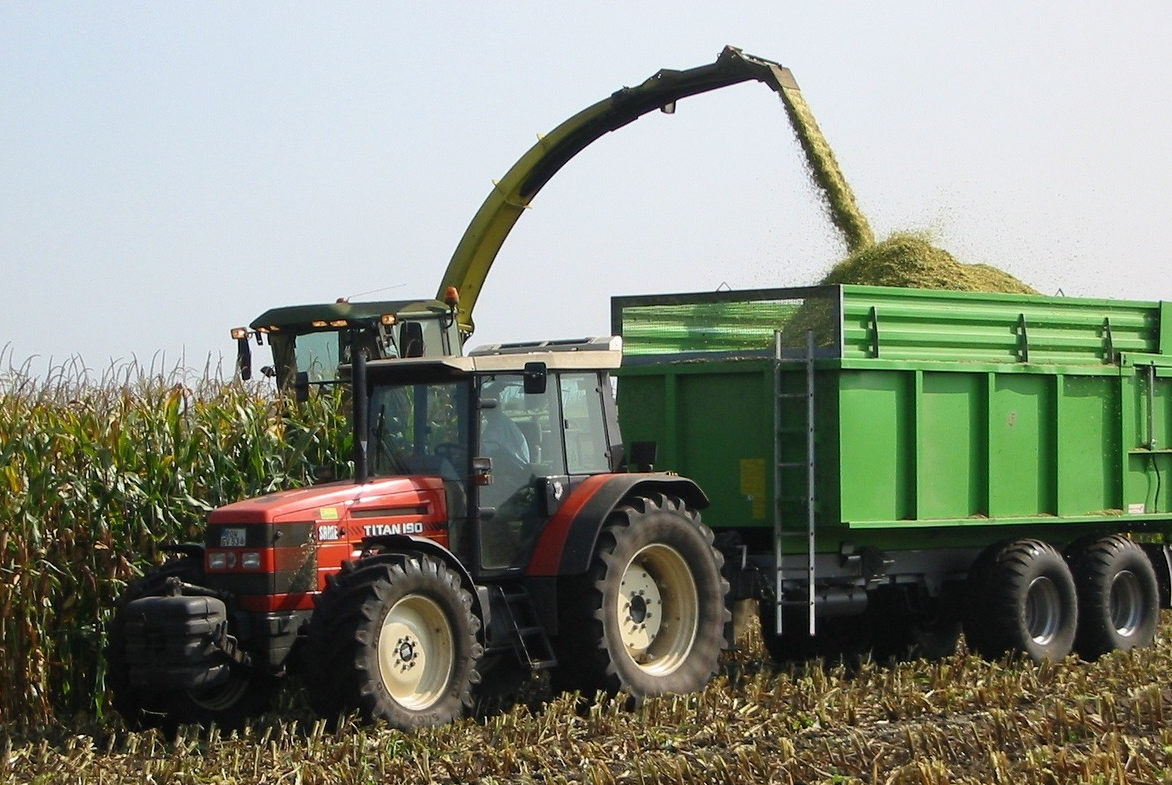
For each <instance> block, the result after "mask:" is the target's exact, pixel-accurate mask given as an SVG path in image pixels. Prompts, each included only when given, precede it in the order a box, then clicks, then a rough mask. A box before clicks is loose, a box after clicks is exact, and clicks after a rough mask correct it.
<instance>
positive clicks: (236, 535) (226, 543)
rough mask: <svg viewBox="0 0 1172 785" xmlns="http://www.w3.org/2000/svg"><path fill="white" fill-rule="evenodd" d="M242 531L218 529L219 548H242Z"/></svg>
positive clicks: (244, 542) (244, 540)
mask: <svg viewBox="0 0 1172 785" xmlns="http://www.w3.org/2000/svg"><path fill="white" fill-rule="evenodd" d="M244 535H245V530H244V529H220V547H221V548H243V547H244V546H245V545H246V544H247V543H246V539H247V538H246V537H245V536H244Z"/></svg>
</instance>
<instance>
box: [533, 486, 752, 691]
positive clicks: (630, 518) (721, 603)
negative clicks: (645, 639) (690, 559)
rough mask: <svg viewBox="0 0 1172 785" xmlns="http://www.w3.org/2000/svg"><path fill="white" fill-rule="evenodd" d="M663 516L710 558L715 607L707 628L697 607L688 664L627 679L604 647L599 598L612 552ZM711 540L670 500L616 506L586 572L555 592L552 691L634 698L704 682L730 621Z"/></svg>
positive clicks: (612, 564)
mask: <svg viewBox="0 0 1172 785" xmlns="http://www.w3.org/2000/svg"><path fill="white" fill-rule="evenodd" d="M663 513H667V514H670V515H675V516H677V517H679V518H681V519H683V520H685V521H686V522H687V524H688V525H690V526H691V527H692V528H693V530H694V532H695V533H696V534H698V535H699V537H700V538H701V540H702V541H703V543H704V545H705V546H706V547H707V549H708V551H709V552H710V553H711V555H712V559H713V565H714V568H715V580H716V582H717V583H716V586H717V592H718V593H719V595H720V596H719V598H718V601H717V602H716V603H715V606H716V607H715V608H712V609H711V610H712V611H714V612H715V618H713V619H709V620H707V629H705V619H704V618H703V613H704V611H703V608H701V619H700V625H701V629H700V630H699V631H698V634H697V639H696V642H695V644H694V647H695V648H694V650H693V653H692V655H691V656H690V657H689V659H688V661H686V662H685V663H683V664H682V665H681V666H680V667H679V668H678V669H677V670H676V671H675V672H673V673H671V674H669V675H667V676H664V677H661V678H659V679H641V680H638V681H633V680H632V679H630V678H629V677H628V676H626V675H624V674H623V673H622V672H621V670H620V669H619V668H618V667H617V666H616V663H615V657H614V656H612V654H611V652H610V650H609V649H608V646H607V637H606V629H605V622H604V616H605V611H604V608H603V595H604V592H605V589H606V582H607V580H608V575H610V574H611V572H612V570H615V569H620V570H621V569H622V566H623V565H621V564H620V563H619V559H618V557H616V556H615V552H616V550H618V549H619V548H620V547H621V546H622V544H623V543H624V542H625V541H626V540H628V539H629V538H630V537H632V536H635V534H634V532H636V530H637V529H639V528H640V527H641V526H642V525H643V522H644V521H647V520H648V519H650V518H652V517H657V516H659V515H661V514H663ZM714 539H715V538H714V535H713V533H712V530H711V529H709V528H708V527H707V526H705V525H704V524H703V523H702V522H701V521H700V515H699V513H698V512H697V511H696V510H694V509H692V508H691V507H689V506H687V505H686V504H685V503H684V502H683V501H681V500H679V499H677V498H675V497H672V496H667V495H665V494H662V493H652V494H648V495H638V496H632V497H629V498H628V499H627V500H625V501H624V502H623V503H622V504H621V505H619V506H618V507H616V508H615V509H614V511H613V512H612V513H611V514H610V516H609V517H608V518H607V521H606V524H605V525H604V526H603V528H602V530H601V532H600V533H599V535H598V541H597V544H596V546H595V556H594V559H593V561H592V563H591V566H590V569H589V570H588V572H587V574H586V575H584V576H578V577H575V578H569V579H565V580H563V583H562V589H561V590H560V591H559V597H560V598H561V600H562V614H561V632H560V634H559V635H558V637H557V639H556V640H555V642H554V644H555V649H556V651H557V656H558V660H559V663H560V665H559V667H558V668H557V669H556V670H555V672H554V674H553V686H554V688H555V689H558V690H578V691H579V692H581V693H582V694H583V695H584V696H592V695H593V694H594V693H595V692H598V691H601V692H605V693H607V694H611V695H614V694H617V693H618V692H620V691H625V692H628V693H629V694H630V695H632V696H633V697H635V698H636V699H640V698H643V697H647V696H649V695H656V694H663V693H669V692H670V693H682V692H692V691H695V690H698V689H701V688H702V687H703V686H704V685H705V684H707V683H708V681H709V680H711V678H712V676H713V675H714V674H715V673H716V672H717V668H718V664H719V659H720V653H721V652H722V651H723V650H724V649H725V648H727V646H728V642H727V640H726V637H725V634H724V629H725V625H726V624H728V623H729V622H730V621H731V618H732V615H731V613H730V612H729V611H728V609H727V607H726V604H725V597H726V596H727V595H728V591H729V583H728V581H727V579H725V577H724V576H723V574H721V569H722V567H723V566H724V556H723V555H722V554H721V553H720V551H718V550H717V549H715V548H714V547H713V541H714ZM694 577H696V576H694ZM697 580H698V579H697ZM698 582H699V581H698ZM697 588H698V589H699V587H697ZM640 682H642V683H640Z"/></svg>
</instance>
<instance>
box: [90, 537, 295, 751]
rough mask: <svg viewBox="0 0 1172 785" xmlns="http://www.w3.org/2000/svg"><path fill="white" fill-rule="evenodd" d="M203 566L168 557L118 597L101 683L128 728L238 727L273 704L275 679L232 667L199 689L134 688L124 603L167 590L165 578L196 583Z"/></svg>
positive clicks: (188, 558)
mask: <svg viewBox="0 0 1172 785" xmlns="http://www.w3.org/2000/svg"><path fill="white" fill-rule="evenodd" d="M203 577H204V573H203V565H202V563H201V561H200V560H199V559H198V558H195V557H192V556H184V557H180V558H176V559H171V560H169V561H166V562H164V563H163V564H161V565H159V566H157V567H155V568H153V569H151V570H149V571H148V572H147V574H146V575H144V576H143V577H141V578H139V579H137V580H134V581H131V582H130V583H129V584H128V585H127V587H126V591H125V592H123V594H122V596H121V597H120V598H119V600H118V604H117V607H116V609H115V611H114V615H113V617H112V618H111V620H110V627H109V630H108V635H107V640H108V645H107V647H106V663H107V675H106V684H107V686H108V687H109V688H110V692H111V695H112V703H113V706H114V709H115V711H117V712H118V713H119V714H120V715H122V719H123V721H124V722H125V723H126V725H127V727H129V728H131V729H132V730H143V729H146V728H162V729H164V730H168V731H172V730H174V729H175V728H177V727H178V726H179V725H187V724H195V725H203V726H205V727H207V726H209V725H212V724H213V723H214V724H216V725H218V726H219V727H221V728H239V727H242V726H243V725H244V724H245V723H246V722H247V721H248V719H249V718H251V717H255V716H257V715H259V714H262V713H264V712H265V711H266V710H267V709H268V708H269V705H270V704H271V703H272V698H273V695H274V694H275V693H276V691H277V682H276V680H275V679H273V678H272V677H269V676H264V675H260V674H257V673H254V672H251V671H248V670H246V669H244V668H242V667H235V666H234V668H233V670H232V672H231V674H230V676H229V677H228V681H227V682H225V683H224V684H221V685H218V686H216V687H210V688H207V689H200V690H154V689H146V688H143V687H138V686H135V685H134V683H133V682H132V681H131V678H130V665H129V663H128V661H127V659H126V613H125V608H126V605H127V604H128V603H130V602H132V601H134V600H137V599H140V598H142V597H153V596H160V595H163V594H165V593H166V583H167V581H168V580H169V579H170V578H178V579H179V580H181V581H183V582H184V583H190V584H193V585H196V586H199V585H201V584H202V583H203Z"/></svg>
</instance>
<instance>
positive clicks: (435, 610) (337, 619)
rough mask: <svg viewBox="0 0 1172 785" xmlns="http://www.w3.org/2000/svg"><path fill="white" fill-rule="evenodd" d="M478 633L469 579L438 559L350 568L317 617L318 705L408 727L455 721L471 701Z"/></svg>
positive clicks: (332, 715) (326, 712)
mask: <svg viewBox="0 0 1172 785" xmlns="http://www.w3.org/2000/svg"><path fill="white" fill-rule="evenodd" d="M479 630H480V621H479V619H477V618H476V615H475V614H474V613H473V611H472V596H471V595H470V594H469V593H468V591H467V590H465V589H464V588H463V586H462V585H461V583H460V576H459V575H457V574H456V572H455V571H454V570H452V569H450V568H449V567H447V566H446V565H444V564H443V563H441V562H440V561H438V560H436V559H434V558H432V557H430V556H426V555H423V554H412V555H410V556H397V555H393V556H379V557H374V558H371V559H369V560H366V561H364V562H359V563H358V564H357V565H356V566H350V565H347V566H346V567H344V568H343V570H342V572H340V573H338V574H337V575H336V576H334V577H332V578H331V579H330V581H329V583H328V585H327V587H326V590H325V591H324V592H322V594H321V595H320V596H319V598H318V600H317V605H316V607H315V609H314V613H313V617H312V619H311V620H310V625H309V642H308V643H309V645H308V652H307V656H308V665H309V673H308V675H307V678H306V681H307V685H308V688H309V698H310V704H311V705H312V706H313V708H314V710H315V711H317V712H318V713H319V714H320V715H322V716H324V717H326V718H327V719H330V720H334V719H336V718H337V717H338V716H339V715H342V714H348V713H350V712H357V713H358V714H359V716H360V717H361V719H362V720H363V721H365V722H373V721H375V720H380V719H381V720H385V721H386V722H387V723H388V724H389V725H391V726H392V727H395V728H399V729H401V730H409V729H412V728H419V727H423V726H427V725H439V724H443V723H445V722H450V721H452V720H454V719H456V718H458V717H460V716H461V715H463V713H464V710H465V708H466V707H468V706H470V705H471V702H472V699H471V693H472V687H473V684H474V683H475V682H476V681H477V679H478V678H479V677H478V676H477V672H476V664H477V661H478V660H479V658H480V655H481V653H482V651H483V649H482V647H481V645H480V644H479V643H478V642H477V633H478V631H479Z"/></svg>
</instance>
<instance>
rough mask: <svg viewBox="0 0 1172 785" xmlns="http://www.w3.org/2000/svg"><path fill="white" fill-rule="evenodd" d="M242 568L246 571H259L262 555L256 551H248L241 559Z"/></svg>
mask: <svg viewBox="0 0 1172 785" xmlns="http://www.w3.org/2000/svg"><path fill="white" fill-rule="evenodd" d="M240 566H241V567H243V568H244V569H246V570H259V569H260V554H259V553H257V552H256V551H248V552H247V553H245V554H244V555H243V556H241V557H240Z"/></svg>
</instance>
